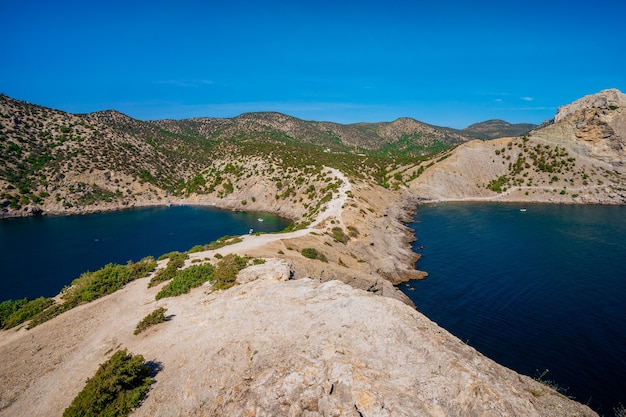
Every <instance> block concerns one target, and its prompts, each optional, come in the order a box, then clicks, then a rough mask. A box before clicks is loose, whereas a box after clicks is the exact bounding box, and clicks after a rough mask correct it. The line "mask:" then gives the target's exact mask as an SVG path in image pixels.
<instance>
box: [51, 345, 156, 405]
mask: <svg viewBox="0 0 626 417" xmlns="http://www.w3.org/2000/svg"><path fill="white" fill-rule="evenodd" d="M152 382H153V380H152V378H151V377H150V368H149V367H148V365H147V364H146V363H145V361H144V358H143V356H141V355H132V354H130V353H127V352H126V350H119V351H117V352H115V354H113V356H112V357H111V358H110V359H109V360H108V361H106V362H105V363H103V364H101V365H100V368H99V369H98V371H97V372H96V374H95V375H94V376H93V377H92V378H89V379H88V380H87V383H86V385H85V387H84V388H83V390H82V391H81V392H80V393H78V395H77V396H76V397H75V398H74V400H73V401H72V403H71V404H70V406H69V407H68V408H66V409H65V411H64V412H63V417H79V416H80V417H86V416H94V417H95V416H107V417H122V416H128V415H129V414H130V413H131V412H132V411H133V409H135V408H137V407H138V406H139V405H140V404H141V401H142V400H143V399H144V397H145V396H146V394H147V392H148V390H149V389H150V385H151V384H152Z"/></svg>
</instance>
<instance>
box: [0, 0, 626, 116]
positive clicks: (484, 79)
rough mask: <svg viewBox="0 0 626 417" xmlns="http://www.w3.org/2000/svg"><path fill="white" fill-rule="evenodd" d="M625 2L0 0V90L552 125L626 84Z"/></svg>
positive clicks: (170, 107)
mask: <svg viewBox="0 0 626 417" xmlns="http://www.w3.org/2000/svg"><path fill="white" fill-rule="evenodd" d="M625 21H626V2H624V1H623V0H607V1H604V2H588V1H586V2H582V1H578V0H573V1H568V2H565V1H559V2H551V1H549V0H544V1H536V0H529V1H512V2H492V1H489V2H487V1H478V2H468V1H453V0H437V1H429V2H421V1H413V2H410V1H394V0H388V1H384V2H383V1H370V2H367V1H343V2H341V1H336V2H331V1H325V0H322V1H315V2H313V1H310V2H302V1H265V2H264V1H243V0H230V1H220V2H215V1H209V2H206V1H205V2H201V1H186V0H179V1H176V2H174V1H159V0H153V1H133V0H126V1H124V2H121V1H117V0H113V1H106V2H104V1H92V2H78V1H74V2H68V1H62V0H61V1H39V0H37V1H17V0H0V39H2V46H3V47H2V52H1V53H0V92H2V93H4V94H6V95H8V96H11V97H14V98H17V99H20V100H25V101H29V102H31V103H35V104H40V105H44V106H48V107H52V108H57V109H61V110H65V111H68V112H72V113H86V112H92V111H98V110H104V109H116V110H119V111H121V112H123V113H126V114H128V115H130V116H132V117H135V118H138V119H142V120H152V119H163V118H173V119H181V118H188V117H199V116H207V117H233V116H236V115H238V114H241V113H243V112H249V111H280V112H283V113H287V114H290V115H293V116H296V117H299V118H302V119H306V120H326V121H334V122H339V123H354V122H358V121H368V122H376V121H391V120H394V119H396V118H398V117H404V116H406V117H412V118H415V119H417V120H420V121H423V122H426V123H431V124H435V125H441V126H450V127H456V128H463V127H466V126H468V125H469V124H471V123H474V122H479V121H484V120H487V119H495V118H497V119H504V120H507V121H509V122H512V123H519V122H531V123H541V122H542V121H544V120H546V119H550V118H552V117H553V116H554V113H555V112H556V110H557V107H558V106H560V105H563V104H567V103H569V102H571V101H573V100H576V99H577V98H580V97H582V96H584V95H587V94H592V93H595V92H598V91H600V90H603V89H606V88H618V89H620V90H622V91H623V92H626V30H624V29H623V26H624V23H625Z"/></svg>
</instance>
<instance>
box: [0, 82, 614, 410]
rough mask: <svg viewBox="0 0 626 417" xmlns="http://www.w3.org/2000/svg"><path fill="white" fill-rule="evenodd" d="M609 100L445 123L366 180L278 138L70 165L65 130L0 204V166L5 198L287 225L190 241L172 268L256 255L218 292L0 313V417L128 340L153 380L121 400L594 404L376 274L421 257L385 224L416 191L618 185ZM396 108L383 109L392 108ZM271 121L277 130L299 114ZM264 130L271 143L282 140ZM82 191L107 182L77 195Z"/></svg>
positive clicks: (143, 295)
mask: <svg viewBox="0 0 626 417" xmlns="http://www.w3.org/2000/svg"><path fill="white" fill-rule="evenodd" d="M600 94H604V92H602V93H600ZM612 94H613V93H610V95H612ZM620 94H621V93H620ZM622 96H623V95H622ZM619 97H621V96H619ZM589 103H591V104H589ZM598 103H600V104H598ZM612 103H613V101H611V102H610V103H608V102H607V103H604V102H603V101H602V100H600V101H598V100H595V99H594V100H591V101H589V102H588V103H587V104H586V105H584V106H582V108H577V109H576V110H572V111H570V110H568V112H567V113H568V114H567V115H565V116H563V117H562V118H560V119H559V120H555V121H554V123H551V124H548V125H546V126H543V127H541V128H538V129H536V130H534V131H532V132H531V133H530V134H528V135H526V136H524V137H511V138H500V139H495V140H488V141H461V142H463V143H461V144H460V145H458V146H456V147H455V148H454V149H451V150H447V151H444V152H443V153H440V154H438V155H436V157H435V158H433V159H432V160H426V161H421V160H420V161H417V162H415V163H406V162H402V163H397V162H393V163H392V162H390V163H389V166H388V167H387V169H388V170H387V174H386V175H387V177H386V178H383V179H382V184H381V183H380V182H381V181H378V182H377V181H375V178H376V175H377V170H379V169H380V168H381V166H380V165H376V166H374V167H373V168H372V167H371V166H370V165H368V163H366V162H365V161H366V158H364V157H362V156H349V155H348V154H340V153H339V152H338V153H336V154H334V155H338V157H339V158H343V159H347V158H351V157H355V158H356V157H358V158H362V159H359V160H360V161H363V163H362V165H361V170H360V171H362V172H360V173H357V172H347V170H346V169H338V168H336V167H333V168H329V167H327V166H311V165H309V164H308V163H307V161H304V162H298V163H294V162H292V163H291V164H285V163H284V162H285V160H287V159H288V157H289V158H290V157H291V156H289V155H287V154H286V153H282V154H281V155H280V158H273V157H272V154H276V153H277V152H278V151H277V150H275V149H279V148H275V146H276V145H275V144H274V145H272V147H270V148H265V152H266V153H267V156H266V157H261V156H259V154H254V155H252V154H246V155H245V156H242V155H241V154H236V153H234V152H233V149H234V148H229V150H230V151H231V153H230V155H231V157H230V158H229V157H228V155H229V154H228V152H226V153H219V154H218V155H219V158H215V159H214V160H212V161H211V162H210V163H207V162H206V161H205V162H204V163H202V161H201V160H199V159H198V160H194V159H193V158H191V157H190V158H191V159H187V160H184V161H183V162H179V161H177V160H176V158H173V157H170V160H169V161H168V164H166V165H160V166H162V167H163V168H162V170H161V171H159V172H157V171H155V170H151V168H150V164H149V162H146V160H144V159H141V160H139V159H137V160H134V159H132V158H131V159H129V160H128V163H127V164H126V165H127V166H128V165H132V164H136V165H137V167H136V168H133V169H135V171H137V173H138V175H133V174H132V172H130V171H125V170H124V169H122V167H116V166H111V165H107V164H105V162H106V161H104V159H105V158H106V157H104V156H98V161H101V162H100V163H99V164H98V163H96V164H95V166H93V167H92V169H82V168H81V169H77V165H78V166H80V164H81V163H82V161H83V159H81V152H80V146H77V150H75V151H71V152H70V153H71V154H72V158H74V159H71V158H70V159H69V160H68V161H69V162H66V165H65V166H64V167H65V168H67V170H65V171H63V173H61V172H57V173H51V174H50V175H48V177H47V178H49V179H50V180H49V181H48V180H46V181H44V182H42V183H40V184H38V185H37V188H36V189H35V190H34V191H33V190H32V187H31V191H29V192H30V194H26V193H22V197H21V198H22V203H25V204H21V207H20V208H19V209H17V208H15V207H16V204H15V195H16V194H15V193H14V192H12V190H11V189H10V188H9V187H8V186H6V183H8V182H6V183H5V189H6V190H8V191H5V197H4V198H5V203H3V206H4V208H5V209H6V211H5V213H14V212H20V213H21V215H24V214H27V215H32V214H35V212H38V213H82V212H89V211H100V210H112V209H120V208H127V207H132V206H145V205H151V204H159V205H163V204H208V205H214V206H216V207H222V208H228V209H234V210H264V211H272V212H276V213H279V214H281V215H284V216H287V217H290V218H292V219H294V221H295V222H296V224H297V225H299V227H298V228H296V229H297V230H294V231H291V232H288V233H282V234H272V235H260V236H255V235H248V236H243V237H242V241H241V242H239V243H236V244H234V245H229V246H226V247H223V248H220V249H217V250H207V251H202V252H196V253H192V254H190V257H189V259H188V260H187V261H186V265H187V266H190V265H192V264H198V263H202V262H211V263H216V262H217V261H218V259H221V258H222V257H223V256H225V255H228V254H229V253H234V254H238V255H240V256H250V257H255V258H261V259H264V260H265V263H264V264H262V265H256V266H252V267H249V268H246V269H244V270H243V271H241V272H240V273H239V275H238V278H237V285H235V286H234V287H232V288H230V289H228V290H215V289H214V288H213V287H212V286H211V285H209V284H205V285H204V286H202V287H200V288H196V289H195V290H193V291H191V293H189V294H187V295H182V296H178V297H174V298H165V299H160V300H158V301H157V300H155V294H156V293H157V292H158V291H159V289H160V286H156V287H153V288H148V285H147V283H148V281H149V279H150V277H147V278H143V279H139V280H136V281H133V282H132V283H130V284H128V285H126V287H124V288H123V289H122V290H119V291H117V292H115V293H114V294H111V295H109V296H106V297H103V298H101V299H98V300H96V301H93V302H91V303H88V304H83V305H81V306H79V307H77V308H75V309H72V310H70V311H68V312H66V313H64V314H62V315H60V316H58V317H56V318H54V319H52V320H50V321H48V322H46V323H43V324H41V325H39V326H36V327H34V328H32V329H30V330H27V329H26V327H25V326H21V327H18V328H17V329H11V330H4V331H2V332H1V333H0V354H1V355H2V357H3V358H8V359H7V360H4V361H2V362H1V363H0V416H5V415H6V416H12V415H32V416H49V415H61V414H62V412H63V410H64V409H65V408H66V407H67V406H68V405H69V403H70V402H71V400H72V398H73V397H74V396H75V395H76V394H77V393H78V392H79V391H80V390H81V389H82V387H83V385H84V381H85V380H86V379H87V378H89V377H91V376H92V375H93V374H94V372H95V371H96V369H97V368H98V365H99V364H100V363H102V362H104V361H105V360H106V359H107V358H108V357H109V356H110V355H111V354H112V352H114V351H115V350H117V349H120V348H127V349H128V350H129V351H132V352H135V353H140V354H142V355H144V357H145V358H146V359H147V360H148V361H151V363H152V364H153V367H154V369H155V381H156V382H155V383H154V384H153V386H152V388H151V390H150V392H149V394H148V397H147V398H146V399H145V401H144V402H143V404H142V405H141V407H139V408H138V409H136V410H135V412H134V413H133V414H134V415H163V416H165V415H167V416H170V415H185V416H192V415H197V416H200V415H233V416H238V415H240V416H244V415H245V416H264V415H268V416H269V415H303V416H318V415H319V416H333V415H336V416H339V415H346V416H466V415H472V416H503V415H509V416H522V415H523V416H594V415H597V414H596V413H594V412H593V411H592V410H590V409H589V408H588V407H586V406H584V405H581V404H579V403H577V402H575V401H572V400H570V399H568V398H566V397H564V396H563V395H561V394H559V393H558V392H556V391H555V390H553V389H551V388H549V387H547V386H546V385H544V384H542V383H540V382H537V381H535V380H533V379H531V378H529V377H526V376H523V375H519V374H517V373H515V372H513V371H511V370H509V369H507V368H505V367H503V366H501V365H498V364H497V363H495V362H493V361H491V360H490V359H488V358H486V357H484V356H483V355H482V354H480V353H479V352H477V351H476V350H474V349H473V348H471V347H469V346H467V345H465V344H464V343H463V342H462V341H460V340H458V339H457V338H455V337H454V336H452V335H450V334H449V333H448V332H446V331H445V330H443V329H441V328H440V327H439V326H437V324H436V323H433V322H431V321H430V320H428V319H427V318H426V317H425V316H423V315H422V314H421V313H419V311H418V310H416V309H415V307H414V306H412V305H411V303H410V301H409V300H408V298H407V297H405V296H404V295H403V294H402V293H401V292H400V291H399V290H397V289H396V288H395V287H394V286H393V284H397V283H399V282H403V281H406V280H409V279H417V278H423V277H424V276H425V275H426V274H425V273H423V272H420V271H416V270H415V261H416V260H417V255H416V254H414V253H413V252H412V251H411V249H410V245H409V242H410V241H411V239H413V234H412V232H411V230H409V229H408V228H407V227H406V226H405V225H404V222H405V221H406V220H408V219H409V218H410V214H411V212H412V210H414V209H415V206H416V204H417V203H418V202H420V201H442V200H495V201H540V202H564V203H611V204H623V203H625V202H626V191H625V190H626V187H625V185H624V184H625V181H624V176H623V171H622V168H623V164H624V161H625V158H624V155H623V150H624V141H625V137H626V136H625V135H624V130H623V126H624V114H623V107H620V105H618V104H612ZM590 106H591V107H590ZM594 106H599V107H594ZM38 111H40V112H41V110H38ZM45 111H47V112H51V111H50V110H45ZM34 113H35V112H34V111H31V112H30V114H31V115H32V114H34ZM4 114H5V115H6V114H7V113H6V109H5V111H4ZM33 117H34V116H31V119H29V118H26V119H18V118H7V117H4V120H5V121H6V120H9V122H10V123H12V124H13V125H14V126H18V127H19V128H20V129H21V128H23V127H24V123H26V124H28V126H29V128H30V126H31V125H37V124H38V123H39V122H36V121H35V120H33ZM55 117H58V118H62V117H65V116H64V115H56V116H55ZM90 117H92V119H91V120H92V123H93V124H94V125H97V124H98V123H105V121H106V123H108V121H109V120H110V119H111V117H114V119H115V120H116V121H117V123H122V124H123V126H125V127H124V129H121V130H118V131H117V133H116V134H119V133H120V131H121V132H123V134H122V137H123V138H125V139H124V141H123V143H127V145H123V146H121V148H120V149H126V150H129V152H130V151H131V150H137V149H144V150H145V152H146V153H147V154H148V155H152V156H151V157H154V158H155V159H158V158H164V157H167V155H168V152H171V148H169V146H170V144H169V142H167V143H166V142H163V143H162V144H161V145H160V146H155V145H153V144H150V143H157V142H158V141H159V140H161V139H159V137H158V136H155V137H153V138H152V141H153V142H148V144H149V145H150V146H148V147H145V146H144V144H143V142H141V141H139V140H138V139H137V138H136V136H133V134H132V132H133V129H135V130H140V129H143V128H144V127H143V125H141V124H138V125H136V126H135V125H134V123H135V122H133V121H132V120H131V121H128V120H126V119H125V116H123V115H120V114H117V113H111V114H104V115H99V116H98V118H96V117H95V116H90ZM276 117H278V116H274V118H276ZM274 118H270V120H274ZM58 120H61V119H58ZM58 120H57V122H58ZM63 120H65V119H63ZM287 121H288V122H289V123H292V121H291V119H289V120H287ZM41 123H42V124H44V126H45V123H44V122H43V121H42V122H41ZM50 123H52V122H50ZM58 123H60V125H62V126H66V129H64V130H65V134H66V140H65V141H60V140H57V142H61V143H60V144H58V145H55V149H57V148H59V147H61V148H62V149H67V148H71V147H72V146H75V145H76V143H78V144H80V143H82V142H81V141H78V140H76V136H77V133H76V132H77V131H78V130H80V129H83V128H85V129H90V128H88V127H84V126H83V125H81V124H80V120H79V119H76V124H75V125H73V126H69V125H68V124H67V123H65V122H58ZM168 123H169V122H168ZM197 123H199V122H197ZM267 123H269V122H267ZM294 123H296V122H294ZM166 125H167V123H163V124H162V125H161V126H160V127H159V128H160V129H164V126H166ZM201 125H202V126H203V128H205V127H206V123H204V122H203V123H201ZM413 125H414V124H413V122H410V121H402V120H401V121H400V123H398V124H396V125H395V126H396V128H397V129H400V130H406V129H413V128H414V126H413ZM4 126H5V127H4V128H3V129H4V131H5V132H6V130H7V127H6V126H8V125H7V124H6V123H5V125H4ZM77 126H82V127H80V128H79V127H77ZM90 126H91V125H90ZM133 126H134V127H133ZM290 126H291V127H290V129H291V131H292V132H293V131H297V129H296V127H298V126H301V125H298V124H296V125H290ZM294 126H295V127H294ZM384 127H385V128H386V129H387V130H385V132H388V131H389V129H391V127H390V126H384ZM103 128H104V127H103ZM299 128H300V127H298V129H299ZM67 129H73V130H71V132H68V131H67ZM94 129H95V128H94ZM333 129H334V130H333V131H332V132H333V135H334V136H333V137H335V136H337V137H340V135H341V134H342V130H341V129H340V128H338V127H333ZM59 132H60V130H59ZM81 132H82V130H81ZM86 132H87V130H85V132H83V133H82V134H81V135H80V137H81V138H84V137H86ZM155 132H156V133H158V132H159V131H155ZM350 132H351V134H352V133H354V131H350ZM156 133H154V134H155V135H156ZM209 133H210V132H209ZM209 133H207V134H209ZM172 134H182V133H180V132H179V133H176V132H174V133H172ZM67 135H74V136H72V137H73V138H74V139H73V140H69V139H67V138H68V137H69V136H67ZM124 135H125V136H124ZM394 135H395V136H394ZM400 136H402V135H400ZM417 136H418V135H417ZM165 137H169V136H168V135H165V136H163V138H165ZM389 137H390V138H392V139H389V140H395V139H393V138H396V139H397V138H398V137H399V136H398V134H396V133H394V134H393V135H391V134H390V136H389ZM99 138H100V137H99V136H98V135H95V136H94V140H99ZM177 138H178V137H177ZM162 140H163V141H165V139H162ZM181 140H182V139H181ZM185 140H187V139H185ZM198 143H201V142H198ZM282 143H283V144H284V145H283V148H280V149H286V148H287V147H288V142H282ZM111 146H113V145H111ZM172 146H182V145H180V144H177V145H172ZM194 146H195V145H194ZM198 146H199V147H198V148H197V149H198V150H197V153H200V152H202V151H201V149H202V147H201V145H198ZM233 146H234V145H233ZM238 146H239V148H238V149H241V146H243V145H241V144H238ZM63 147H65V148H63ZM11 149H13V150H14V152H18V151H17V150H16V149H15V147H12V148H11ZM86 149H87V150H85V151H84V153H89V152H91V150H89V149H91V148H89V147H86ZM267 149H270V150H271V152H267ZM74 152H75V153H76V155H74ZM197 153H196V155H197ZM129 155H134V154H132V152H130V153H129ZM169 155H172V154H171V153H169ZM177 155H178V154H177ZM328 155H331V156H332V155H333V152H332V151H329V152H328ZM92 156H93V157H96V155H95V154H93V155H92ZM118 156H119V155H118ZM59 158H60V157H59ZM129 158H130V156H129ZM185 161H187V162H189V161H191V162H189V163H187V162H185ZM177 164H183V165H184V164H187V165H186V166H187V171H186V172H187V174H185V175H186V178H187V180H186V181H185V182H184V186H185V191H186V192H185V193H184V194H183V195H180V193H176V192H174V191H175V190H174V188H168V187H164V186H162V184H163V183H168V181H169V182H171V184H174V183H175V177H174V176H173V175H174V173H175V172H176V171H177V166H178V165H177ZM53 169H56V168H54V167H53V168H51V170H53ZM168 170H171V175H170V174H168V172H170V171H168ZM51 172H52V171H51ZM363 172H365V174H363ZM46 175H47V174H46ZM176 175H178V174H176ZM181 175H182V174H181ZM61 176H62V177H61ZM555 177H557V178H556V179H555ZM55 178H56V179H55ZM301 178H305V179H306V180H301ZM159 181H162V182H159ZM159 184H161V185H159ZM181 184H182V183H181ZM98 190H100V191H98ZM98 192H100V193H105V194H104V195H105V196H109V195H111V198H100V199H98V198H96V202H97V203H98V204H97V205H96V204H89V205H79V204H78V202H80V201H83V202H84V201H85V200H80V199H81V198H82V199H84V198H86V197H87V196H89V195H91V196H92V197H93V198H95V197H97V196H98V195H100V196H101V195H102V194H98ZM107 193H108V194H107ZM28 195H34V196H35V197H37V196H39V197H38V198H39V199H40V200H39V201H32V199H31V198H30V197H27V196H28ZM27 198H28V199H29V201H28V202H27V201H26V199H27ZM7 202H8V203H7ZM18 204H19V201H18ZM11 206H13V207H12V208H11ZM25 207H26V208H28V209H27V210H25V209H24V208H25ZM35 208H36V209H37V210H35ZM14 215H15V213H14ZM304 248H313V249H316V250H317V251H318V252H320V253H323V254H324V255H325V258H326V262H323V261H320V260H318V259H309V258H306V257H304V256H302V250H303V249H304ZM163 267H164V263H163V262H160V264H159V268H163ZM157 307H166V308H167V311H168V314H170V319H169V320H168V321H167V322H165V323H162V324H159V325H157V326H154V327H152V328H150V329H149V330H148V331H146V332H144V333H142V334H140V335H134V334H133V329H134V328H135V326H136V325H137V323H138V322H139V321H140V320H141V318H142V317H145V316H146V314H148V313H149V312H150V311H153V310H154V309H155V308H157ZM418 307H419V306H418Z"/></svg>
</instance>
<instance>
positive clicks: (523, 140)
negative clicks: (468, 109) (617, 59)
mask: <svg viewBox="0 0 626 417" xmlns="http://www.w3.org/2000/svg"><path fill="white" fill-rule="evenodd" d="M624 103H626V96H625V95H624V94H622V93H621V92H619V91H617V90H608V91H602V92H600V93H598V94H596V95H592V96H588V97H586V98H584V99H581V100H579V101H577V102H575V103H573V104H572V105H568V106H564V107H562V108H561V109H560V110H559V112H558V113H557V115H556V117H555V119H554V120H552V121H550V122H548V123H545V124H544V125H542V126H541V127H539V128H537V129H535V130H533V131H531V132H530V133H529V134H528V135H527V136H524V137H515V138H501V139H496V140H492V141H484V142H483V141H471V142H468V143H465V144H463V145H461V146H459V147H458V148H456V149H455V150H454V152H451V153H450V154H448V157H447V158H445V159H442V160H440V161H438V162H437V163H435V164H433V166H431V167H429V168H428V169H427V170H426V171H425V172H424V175H422V176H420V177H419V178H417V179H415V180H414V181H413V182H412V183H411V189H412V190H413V191H414V192H415V193H416V194H418V195H419V196H421V197H422V198H424V199H434V200H466V199H472V200H496V201H537V202H561V203H603V204H624V203H626V175H625V174H626V151H625V149H626V128H625V126H626V106H625V105H624Z"/></svg>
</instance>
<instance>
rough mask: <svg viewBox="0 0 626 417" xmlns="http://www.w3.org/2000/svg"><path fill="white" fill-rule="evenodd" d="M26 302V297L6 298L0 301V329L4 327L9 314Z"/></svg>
mask: <svg viewBox="0 0 626 417" xmlns="http://www.w3.org/2000/svg"><path fill="white" fill-rule="evenodd" d="M27 302H28V298H22V299H21V300H6V301H3V302H2V303H0V329H1V328H4V324H5V323H6V321H7V319H8V318H9V316H11V314H13V313H14V312H15V311H17V310H18V309H19V308H20V307H21V306H23V305H24V304H26V303H27Z"/></svg>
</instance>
